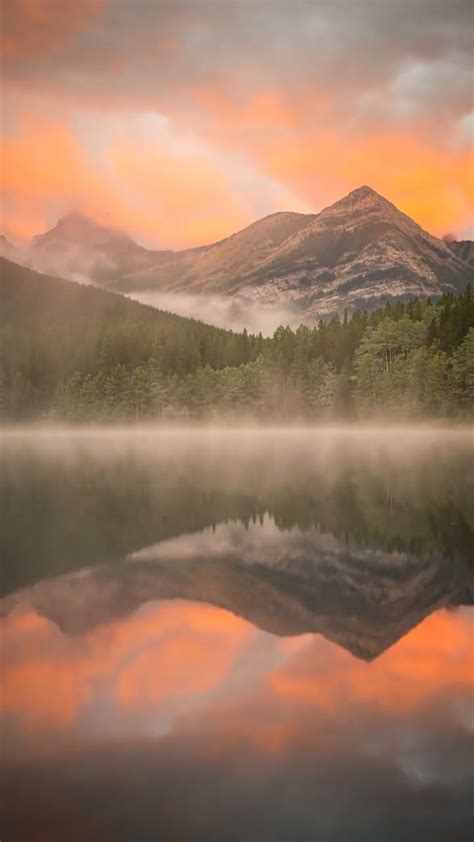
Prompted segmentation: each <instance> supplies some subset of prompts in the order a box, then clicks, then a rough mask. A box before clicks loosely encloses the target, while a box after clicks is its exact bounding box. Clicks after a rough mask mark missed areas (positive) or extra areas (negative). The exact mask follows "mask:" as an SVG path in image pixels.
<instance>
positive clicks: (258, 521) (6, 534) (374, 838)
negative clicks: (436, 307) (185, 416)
mask: <svg viewBox="0 0 474 842" xmlns="http://www.w3.org/2000/svg"><path fill="white" fill-rule="evenodd" d="M1 447H2V463H3V466H4V471H3V474H2V476H1V478H0V493H1V495H2V501H4V502H5V508H4V512H5V514H6V517H4V519H3V521H2V534H1V535H0V548H1V550H2V556H3V558H4V559H5V566H4V571H5V575H4V576H3V577H2V590H1V596H0V634H1V642H2V654H1V691H2V692H1V697H0V724H1V728H2V748H3V756H4V765H3V772H2V785H3V789H4V805H5V810H4V813H5V815H4V819H3V823H2V828H3V829H4V830H2V833H3V832H4V836H5V839H6V840H9V839H12V840H15V842H36V840H41V842H43V840H45V842H46V840H47V842H56V840H57V842H63V840H65V839H67V840H78V842H79V840H80V841H81V842H85V840H87V842H89V840H92V842H95V840H97V841H98V840H100V841H101V842H208V841H209V842H227V840H229V842H313V840H315V842H345V840H350V842H400V840H401V839H403V840H404V841H405V840H416V842H419V840H426V842H428V840H430V842H432V840H434V841H435V842H437V840H439V842H441V840H443V842H445V840H447V839H449V840H453V841H454V842H455V841H456V840H464V839H468V838H470V837H471V836H472V832H471V829H472V826H473V816H472V798H471V795H472V787H473V785H474V777H473V768H472V765H473V764H472V758H473V752H474V746H473V744H472V734H473V724H474V723H473V721H472V712H473V705H472V701H473V695H472V694H473V667H474V664H473V633H474V617H473V614H472V610H471V609H469V608H468V607H465V606H467V605H470V604H472V601H473V590H474V588H473V577H472V559H471V552H472V538H473V520H472V512H473V511H474V494H473V483H474V471H471V470H470V468H471V467H474V464H473V462H474V459H473V452H474V451H473V448H472V436H471V434H469V433H462V432H460V433H456V434H449V433H444V432H441V431H440V432H436V431H435V432H430V433H426V432H425V433H423V434H419V433H418V432H417V431H412V432H411V433H410V432H408V433H405V434H404V436H401V434H400V436H399V437H398V438H397V437H396V436H395V437H394V436H392V437H390V436H387V435H386V434H385V433H382V432H380V431H379V432H375V433H374V432H371V433H370V434H369V433H365V432H363V431H359V432H357V433H348V432H347V431H339V432H338V431H319V432H318V433H315V432H314V431H313V432H312V431H286V432H279V433H278V432H276V431H273V432H268V431H267V432H264V431H260V432H259V433H254V434H250V433H246V432H244V433H242V432H241V433H228V434H225V433H219V434H215V433H213V434H210V433H209V434H207V433H202V432H199V431H195V432H194V433H187V434H186V435H184V434H180V433H178V432H168V433H160V434H158V435H156V434H151V433H150V434H145V433H143V434H140V435H136V434H134V435H131V434H130V433H125V432H117V433H115V434H114V435H105V434H99V433H64V434H63V435H59V436H56V437H53V436H50V435H49V434H46V433H39V434H27V433H25V434H22V433H15V434H12V435H10V436H7V437H6V438H5V440H4V442H3V443H2V445H1ZM2 838H3V837H2Z"/></svg>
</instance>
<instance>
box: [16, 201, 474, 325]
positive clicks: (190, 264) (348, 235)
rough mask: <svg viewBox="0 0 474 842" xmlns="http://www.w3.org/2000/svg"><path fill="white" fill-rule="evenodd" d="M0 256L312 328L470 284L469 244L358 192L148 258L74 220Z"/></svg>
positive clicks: (119, 238)
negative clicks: (286, 315)
mask: <svg viewBox="0 0 474 842" xmlns="http://www.w3.org/2000/svg"><path fill="white" fill-rule="evenodd" d="M0 253H3V254H4V256H5V257H7V258H9V259H11V260H15V261H16V262H18V263H24V264H25V265H28V266H30V267H33V268H36V269H38V270H40V271H44V272H47V273H50V274H55V275H60V276H61V277H65V278H68V279H70V280H76V281H81V282H84V281H87V282H89V283H91V282H92V283H95V284H97V285H99V286H105V287H107V288H109V289H112V290H115V291H119V292H122V293H125V294H133V295H135V296H139V295H140V294H141V295H143V296H144V295H146V294H149V293H157V294H158V293H162V294H163V293H167V294H178V295H179V294H183V293H186V294H188V295H189V294H192V295H198V296H206V295H207V296H209V295H216V294H218V295H222V296H224V297H225V298H226V299H227V298H230V299H235V300H236V301H237V302H247V303H249V302H252V303H253V304H255V303H257V304H258V305H259V306H275V305H277V304H278V305H283V304H284V305H285V306H286V307H288V308H290V309H291V310H292V311H293V313H294V315H295V319H296V321H297V320H298V319H300V320H301V321H307V322H314V323H316V322H317V321H318V320H319V318H320V317H321V316H327V315H331V314H333V313H336V312H339V314H340V315H342V313H343V310H344V309H348V310H349V311H350V312H352V311H353V310H355V309H358V308H359V309H360V308H374V307H375V306H379V305H380V304H381V303H384V302H385V301H387V300H391V301H394V300H397V299H401V300H408V299H409V298H413V297H414V296H440V295H442V294H443V293H453V294H456V293H459V292H461V291H462V289H463V288H464V287H465V285H466V284H467V283H468V282H469V281H472V280H474V265H473V259H472V253H473V252H472V243H470V242H469V241H464V242H460V243H457V242H445V241H443V240H440V239H438V238H436V237H433V236H432V235H431V234H429V233H428V232H426V231H424V230H423V229H422V228H421V227H420V226H419V225H418V224H417V223H416V222H414V221H413V220H412V219H410V217H408V216H407V215H406V214H404V213H402V212H401V211H399V210H398V209H397V208H396V207H395V205H393V204H392V203H391V202H390V201H388V200H387V199H385V198H384V197H383V196H380V195H379V194H378V193H376V191H375V190H372V189H371V188H370V187H367V186H363V187H360V188H358V189H357V190H354V191H352V192H351V193H349V194H348V195H347V196H346V197H344V198H343V199H341V200H339V201H338V202H336V203H335V204H333V205H331V206H330V207H328V208H325V209H324V210H323V211H321V212H320V213H318V214H301V213H276V214H273V215H271V216H267V217H265V218H264V219H260V220H258V221H257V222H255V223H253V224H252V225H249V226H248V227H247V228H245V229H243V230H242V231H239V232H237V233H235V234H233V235H232V236H230V237H227V238H226V239H224V240H221V241H219V242H217V243H211V244H210V245H206V246H201V247H198V248H191V249H186V250H184V251H179V252H172V251H169V250H168V251H166V250H163V251H153V250H148V249H145V248H143V247H142V246H140V245H138V244H137V243H136V242H134V240H133V239H132V238H131V237H129V236H128V235H127V234H125V233H123V232H121V231H118V230H115V229H112V228H108V227H106V226H104V225H101V224H98V223H96V222H94V221H93V220H91V219H88V218H87V217H84V216H83V215H81V214H79V213H73V214H69V215H68V216H66V217H64V218H63V219H61V220H59V222H58V223H57V225H56V226H55V227H54V228H52V229H51V230H50V231H47V232H46V233H45V234H41V235H38V236H36V237H34V238H33V240H32V242H31V243H30V244H29V245H28V246H27V247H26V248H24V249H23V250H19V251H15V249H14V247H13V246H12V245H11V244H9V243H8V242H7V241H5V240H4V241H3V242H0Z"/></svg>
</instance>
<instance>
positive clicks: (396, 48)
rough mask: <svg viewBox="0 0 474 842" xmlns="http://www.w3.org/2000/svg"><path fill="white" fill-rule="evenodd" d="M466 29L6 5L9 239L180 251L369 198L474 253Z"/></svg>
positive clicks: (415, 15)
mask: <svg viewBox="0 0 474 842" xmlns="http://www.w3.org/2000/svg"><path fill="white" fill-rule="evenodd" d="M453 6H456V9H457V12H456V15H454V14H453ZM469 19H470V4H466V3H463V2H457V0H455V2H454V3H453V4H450V5H449V4H441V5H440V4H432V3H427V2H418V3H416V4H414V6H413V9H412V11H411V14H410V16H405V15H402V14H400V12H399V10H398V11H397V10H396V5H394V4H389V3H388V2H387V3H385V2H381V3H379V4H373V3H370V4H369V3H368V4H365V5H364V4H362V5H361V4H350V3H342V2H338V3H334V4H309V3H308V4H306V3H301V4H292V3H289V2H286V3H285V2H281V3H278V4H270V3H266V2H261V3H258V4H250V3H234V4H232V5H228V4H226V3H200V2H197V3H186V2H180V3H176V4H173V3H169V4H168V3H148V2H145V0H138V2H137V3H122V2H112V0H82V2H81V3H79V4H73V7H72V6H71V4H69V3H67V4H63V3H55V2H50V0H17V2H15V3H13V2H12V3H7V4H6V6H5V9H4V21H3V36H2V39H3V49H2V65H3V76H4V83H3V91H2V112H3V113H2V116H3V132H2V146H3V148H2V175H3V204H2V217H3V218H2V229H3V233H5V234H6V236H7V237H9V238H11V239H13V240H22V239H26V238H29V237H31V236H32V235H34V234H36V233H39V232H41V231H43V230H46V229H47V228H48V227H51V226H52V225H53V224H54V223H55V222H56V220H57V219H58V217H59V216H61V215H62V214H64V213H66V212H68V211H70V210H71V209H80V210H83V211H85V212H87V213H88V214H90V215H92V216H94V217H95V218H97V219H98V220H99V221H103V222H107V223H108V224H111V225H115V226H118V227H121V228H123V229H125V230H127V231H128V232H129V233H130V234H132V235H133V236H134V237H135V238H136V239H137V240H138V241H139V242H142V243H144V244H145V245H150V246H154V247H164V248H183V247H187V246H191V245H199V244H203V243H206V242H209V241H214V240H216V239H219V238H221V237H224V236H227V235H228V234H230V233H232V232H233V231H235V230H237V229H239V228H242V227H244V226H245V225H247V224H249V223H250V222H252V221H254V220H255V219H257V218H259V217H262V216H264V215H266V214H269V213H272V212H275V211H277V210H295V211H304V212H317V211H319V210H321V209H322V208H323V207H325V206H327V205H328V204H330V203H332V202H334V201H335V200H337V199H338V198H340V197H341V196H343V195H344V194H345V193H347V192H348V191H350V190H352V189H354V188H355V187H357V186H359V185H360V184H370V185H371V186H372V187H373V188H374V189H375V190H377V191H378V192H380V193H382V194H383V195H385V196H387V198H389V199H390V200H391V201H393V202H394V203H395V204H396V205H397V206H398V207H400V209H401V210H403V211H405V212H406V213H408V214H409V215H411V216H412V217H413V218H415V219H416V220H417V221H418V222H420V223H421V224H422V225H423V226H424V227H426V228H427V229H428V230H430V231H431V232H432V233H434V234H436V235H439V236H442V235H443V234H446V233H448V232H451V233H455V234H456V235H457V236H458V237H462V236H468V235H469V233H470V231H471V226H472V216H471V214H472V204H473V201H472V200H473V178H472V171H473V170H472V163H473V161H472V109H473V97H472V78H471V72H470V47H471V45H470V34H469ZM295 56H297V57H298V60H297V61H295Z"/></svg>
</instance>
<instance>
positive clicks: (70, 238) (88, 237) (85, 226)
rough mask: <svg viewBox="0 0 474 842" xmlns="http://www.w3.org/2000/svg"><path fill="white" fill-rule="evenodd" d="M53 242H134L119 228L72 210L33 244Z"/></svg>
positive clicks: (89, 243)
mask: <svg viewBox="0 0 474 842" xmlns="http://www.w3.org/2000/svg"><path fill="white" fill-rule="evenodd" d="M52 242H55V243H57V242H65V243H70V244H76V243H77V244H79V245H86V246H96V245H101V244H105V243H111V242H115V243H117V242H120V243H129V244H133V240H132V238H131V237H129V235H128V234H125V233H124V232H123V231H120V230H119V229H117V228H112V227H108V226H106V225H103V224H102V223H100V222H97V221H96V220H94V219H92V217H90V216H87V215H86V214H85V213H83V212H82V211H71V212H70V213H67V214H65V216H62V217H61V218H60V219H58V221H57V223H56V225H55V226H54V227H53V228H51V229H50V230H49V231H46V232H45V233H44V234H37V235H36V237H33V245H34V246H41V245H44V244H46V245H49V244H50V243H52Z"/></svg>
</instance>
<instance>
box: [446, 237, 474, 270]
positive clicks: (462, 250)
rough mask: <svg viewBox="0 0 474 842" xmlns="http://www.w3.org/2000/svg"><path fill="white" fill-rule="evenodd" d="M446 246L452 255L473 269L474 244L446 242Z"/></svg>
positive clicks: (471, 241)
mask: <svg viewBox="0 0 474 842" xmlns="http://www.w3.org/2000/svg"><path fill="white" fill-rule="evenodd" d="M446 245H447V246H448V247H449V248H450V249H451V251H452V252H454V254H456V255H457V256H458V257H460V258H461V260H463V261H464V262H465V263H468V264H469V266H472V267H473V268H474V242H473V240H446Z"/></svg>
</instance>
